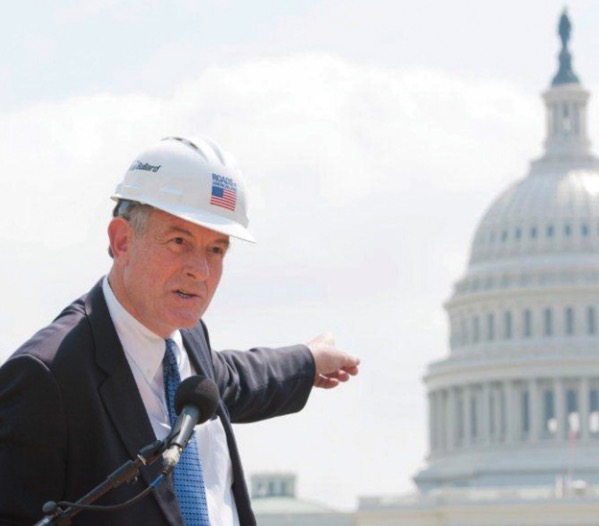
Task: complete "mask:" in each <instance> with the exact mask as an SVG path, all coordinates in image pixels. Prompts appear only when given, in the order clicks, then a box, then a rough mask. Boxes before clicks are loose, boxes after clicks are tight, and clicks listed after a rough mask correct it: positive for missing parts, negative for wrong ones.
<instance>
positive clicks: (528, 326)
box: [522, 309, 532, 338]
mask: <svg viewBox="0 0 599 526" xmlns="http://www.w3.org/2000/svg"><path fill="white" fill-rule="evenodd" d="M522 336H524V338H530V337H531V336H532V312H531V311H530V309H524V312H523V313H522Z"/></svg>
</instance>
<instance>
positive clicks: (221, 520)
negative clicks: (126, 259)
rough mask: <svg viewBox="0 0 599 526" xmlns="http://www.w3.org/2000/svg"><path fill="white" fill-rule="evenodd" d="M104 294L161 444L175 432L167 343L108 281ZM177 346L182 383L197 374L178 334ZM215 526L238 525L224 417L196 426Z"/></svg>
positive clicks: (212, 520) (209, 510)
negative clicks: (165, 364) (165, 365)
mask: <svg viewBox="0 0 599 526" xmlns="http://www.w3.org/2000/svg"><path fill="white" fill-rule="evenodd" d="M102 291H103V292H104V297H105V298H106V304H107V305H108V312H109V313H110V317H111V318H112V322H113V323H114V326H115V328H116V332H117V334H118V337H119V339H120V341H121V344H122V346H123V349H124V351H125V356H126V358H127V362H129V367H131V371H132V372H133V377H134V378H135V382H136V383H137V388H138V389H139V393H140V394H141V399H142V401H143V403H144V405H145V407H146V411H147V413H148V417H149V419H150V423H151V424H152V429H153V430H154V433H155V434H156V438H158V439H160V440H162V439H164V438H165V437H167V436H168V434H169V433H170V431H171V426H170V423H169V417H168V409H167V406H166V400H165V397H164V380H163V375H162V359H163V358H164V353H165V351H166V342H165V340H164V338H161V337H160V336H158V335H156V334H154V333H153V332H152V331H150V330H149V329H148V328H146V327H145V326H144V325H142V324H141V323H140V322H139V321H137V320H136V319H135V318H134V317H133V316H132V315H131V314H129V312H128V311H127V310H126V309H125V308H124V307H123V306H122V305H121V304H120V303H119V301H118V300H117V298H116V296H115V295H114V293H113V292H112V289H111V288H110V284H109V283H108V278H107V277H106V278H104V280H103V282H102ZM169 338H171V339H172V340H174V341H175V343H176V344H177V352H176V358H177V365H178V367H179V374H180V375H181V380H185V378H188V377H190V376H191V375H193V374H195V371H194V368H193V366H192V365H191V363H190V362H189V357H188V356H187V353H186V352H183V351H182V349H183V340H182V338H181V333H180V332H179V331H176V332H174V333H173V334H171V335H170V336H169ZM195 437H196V439H197V442H198V451H199V454H200V458H201V462H202V468H203V471H204V483H205V485H206V499H207V503H208V514H209V515H210V526H239V516H238V514H237V508H236V506H235V499H234V497H233V490H232V484H233V466H232V464H231V457H230V456H229V448H228V446H227V437H226V435H225V429H224V427H223V425H222V422H221V421H220V418H216V419H214V420H209V421H208V422H205V423H203V424H200V425H198V426H196V428H195Z"/></svg>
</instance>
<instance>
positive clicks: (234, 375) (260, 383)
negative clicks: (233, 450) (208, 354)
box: [212, 345, 315, 423]
mask: <svg viewBox="0 0 599 526" xmlns="http://www.w3.org/2000/svg"><path fill="white" fill-rule="evenodd" d="M212 360H213V365H214V370H215V375H216V381H217V384H218V387H219V389H220V393H221V397H222V399H223V401H224V403H225V405H226V406H227V409H228V411H229V414H230V416H231V421H232V422H233V423H245V422H256V421H258V420H264V419H266V418H272V417H275V416H281V415H286V414H289V413H295V412H297V411H300V410H301V409H302V408H303V407H304V405H305V404H306V402H307V400H308V396H309V394H310V391H311V389H312V385H313V383H314V374H315V366H314V360H313V358H312V353H311V352H310V350H309V349H308V348H307V347H306V346H305V345H295V346H291V347H281V348H277V349H269V348H255V349H250V350H249V351H221V352H214V351H213V352H212Z"/></svg>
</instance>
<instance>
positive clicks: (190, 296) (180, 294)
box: [176, 289, 196, 299]
mask: <svg viewBox="0 0 599 526" xmlns="http://www.w3.org/2000/svg"><path fill="white" fill-rule="evenodd" d="M176 292H177V294H178V295H179V297H180V298H185V299H187V298H195V297H196V294H190V293H188V292H184V291H182V290H181V289H177V291H176Z"/></svg>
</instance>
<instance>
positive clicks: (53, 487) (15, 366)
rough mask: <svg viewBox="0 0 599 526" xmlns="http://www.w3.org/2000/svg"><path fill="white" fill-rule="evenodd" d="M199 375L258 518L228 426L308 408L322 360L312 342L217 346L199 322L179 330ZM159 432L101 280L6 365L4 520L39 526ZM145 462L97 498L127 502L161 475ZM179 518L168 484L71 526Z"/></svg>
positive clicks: (247, 521)
mask: <svg viewBox="0 0 599 526" xmlns="http://www.w3.org/2000/svg"><path fill="white" fill-rule="evenodd" d="M182 334H183V342H184V345H185V348H186V349H187V352H188V354H189V356H190V359H191V362H192V363H193V365H194V367H195V368H196V370H197V371H198V372H202V373H203V374H205V375H206V376H208V377H210V378H212V379H213V380H214V381H215V382H216V383H217V385H218V387H219V390H220V394H221V403H220V405H219V408H218V412H217V414H218V415H219V416H220V418H221V419H222V422H223V425H224V428H225V431H226V435H227V441H228V447H229V452H230V455H231V460H232V463H233V472H234V480H235V482H234V485H233V493H234V495H235V501H236V504H237V509H238V512H239V518H240V522H241V525H242V526H246V525H253V524H255V519H254V515H253V513H252V510H251V507H250V499H249V495H248V490H247V487H246V484H245V480H244V474H243V470H242V467H241V462H240V459H239V452H238V450H237V446H236V444H235V438H234V436H233V432H232V428H231V422H252V421H256V420H261V419H264V418H269V417H273V416H277V415H283V414H287V413H292V412H295V411H299V410H300V409H301V408H302V407H303V406H304V404H305V403H306V401H307V398H308V395H309V393H310V390H311V386H312V382H313V378H314V363H313V360H312V357H311V354H310V352H309V350H308V349H307V348H306V347H305V346H295V347H288V348H283V349H263V348H261V349H252V350H251V351H248V352H238V351H226V352H219V353H215V352H212V351H211V350H210V344H209V341H208V336H207V332H206V330H205V327H204V326H203V324H202V323H199V324H198V325H197V326H196V327H194V328H193V329H191V330H184V331H182ZM154 440H155V436H154V433H153V431H152V427H151V425H150V421H149V418H148V416H147V413H146V410H145V407H144V405H143V402H142V400H141V397H140V394H139V392H138V390H137V386H136V384H135V380H134V378H133V374H132V373H131V370H130V368H129V365H128V363H127V359H126V357H125V354H124V351H123V349H122V346H121V343H120V341H119V339H118V336H117V334H116V331H115V328H114V325H113V323H112V320H111V318H110V315H109V313H108V308H107V306H106V302H105V300H104V295H103V293H102V288H101V284H100V283H98V284H97V285H96V286H95V287H94V288H93V289H92V290H91V291H90V292H89V293H88V294H87V295H85V296H84V297H82V298H81V299H79V300H77V301H75V302H74V303H72V304H71V305H69V306H68V307H67V308H66V309H65V310H64V311H63V312H62V313H61V314H60V315H59V316H58V318H56V320H54V322H53V323H52V324H51V325H49V326H48V327H46V328H45V329H42V330H41V331H40V332H38V333H37V334H36V335H34V336H33V337H32V338H31V339H30V340H29V341H28V342H27V343H25V344H24V345H23V346H22V347H21V348H20V349H19V350H18V351H17V352H16V353H15V354H14V355H12V356H11V357H10V359H9V360H8V361H7V362H6V363H5V364H4V365H3V366H2V367H1V368H0V523H1V524H19V525H21V524H34V523H35V522H37V521H38V520H40V519H41V518H42V516H43V514H42V511H41V509H42V505H43V504H44V502H46V501H48V500H54V501H59V500H68V501H75V500H77V499H78V498H80V497H81V496H83V495H84V494H85V493H87V492H88V491H89V490H91V489H92V488H94V487H95V486H96V485H98V484H99V483H100V482H102V481H104V480H105V479H106V477H107V475H108V474H109V473H111V472H112V471H114V470H115V469H116V468H117V467H119V466H120V465H121V464H123V463H124V462H125V461H126V460H128V459H132V458H135V456H136V455H137V453H138V452H139V450H140V449H141V448H142V447H144V446H146V445H148V444H150V443H151V442H153V441H154ZM160 464H161V463H160V461H158V462H156V463H155V464H153V465H152V466H149V467H146V468H143V469H142V472H141V476H140V478H139V479H138V480H136V481H134V482H133V483H130V484H123V485H122V486H120V487H119V488H117V489H116V490H113V491H112V492H110V493H109V494H107V495H106V496H104V497H102V499H100V501H98V503H104V504H109V503H110V504H115V503H119V502H123V501H125V500H127V499H129V498H131V497H133V496H134V495H136V494H137V493H139V492H140V491H142V490H143V489H144V488H145V487H146V486H147V485H148V484H149V483H150V482H151V481H152V480H154V478H155V477H156V476H157V474H158V473H159V471H160ZM83 524H86V525H108V524H110V525H123V526H124V525H127V526H130V525H136V524H139V525H152V526H153V525H166V524H170V525H182V524H183V522H182V518H181V515H180V513H179V510H178V506H177V504H176V500H175V495H174V491H173V488H172V482H171V480H168V481H167V482H166V483H163V484H161V485H160V486H159V487H158V488H157V489H156V490H155V491H154V492H153V493H152V494H151V495H149V496H148V497H146V498H145V499H144V500H142V501H140V502H139V503H136V504H134V505H133V506H130V507H128V508H126V509H124V510H121V511H118V512H110V513H104V512H89V511H83V512H81V513H80V514H79V515H77V516H76V517H75V518H74V520H73V525H74V526H77V525H83Z"/></svg>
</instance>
